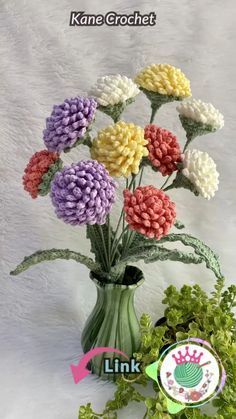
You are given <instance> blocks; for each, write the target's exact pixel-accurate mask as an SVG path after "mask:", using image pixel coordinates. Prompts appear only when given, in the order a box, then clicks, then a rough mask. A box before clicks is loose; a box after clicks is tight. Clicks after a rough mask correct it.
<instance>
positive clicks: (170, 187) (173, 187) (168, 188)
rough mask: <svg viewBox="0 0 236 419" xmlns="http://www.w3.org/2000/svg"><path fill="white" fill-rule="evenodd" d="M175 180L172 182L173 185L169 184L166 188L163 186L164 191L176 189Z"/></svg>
mask: <svg viewBox="0 0 236 419" xmlns="http://www.w3.org/2000/svg"><path fill="white" fill-rule="evenodd" d="M175 188H176V186H175V182H173V183H171V185H169V186H167V187H166V188H164V189H163V188H161V189H162V190H163V191H164V192H166V191H169V190H170V189H175Z"/></svg>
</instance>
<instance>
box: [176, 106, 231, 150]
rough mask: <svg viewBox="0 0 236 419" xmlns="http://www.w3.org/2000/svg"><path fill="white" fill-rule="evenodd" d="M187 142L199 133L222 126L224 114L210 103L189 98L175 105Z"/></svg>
mask: <svg viewBox="0 0 236 419" xmlns="http://www.w3.org/2000/svg"><path fill="white" fill-rule="evenodd" d="M177 110H178V112H179V117H180V120H181V123H182V125H183V128H184V129H185V131H186V134H187V138H188V143H189V142H190V141H192V140H193V139H194V138H195V137H197V136H199V135H204V134H208V133H210V132H215V131H217V130H218V129H221V128H223V126H224V116H223V115H222V114H221V113H220V112H219V111H218V109H216V108H215V107H214V106H213V105H212V104H211V103H204V102H202V101H201V100H196V99H189V100H186V101H184V102H182V103H181V104H179V106H177Z"/></svg>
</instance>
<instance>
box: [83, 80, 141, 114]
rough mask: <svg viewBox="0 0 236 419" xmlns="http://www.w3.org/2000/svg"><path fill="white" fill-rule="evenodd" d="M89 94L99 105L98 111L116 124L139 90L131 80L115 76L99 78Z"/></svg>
mask: <svg viewBox="0 0 236 419" xmlns="http://www.w3.org/2000/svg"><path fill="white" fill-rule="evenodd" d="M90 94H91V96H93V97H94V98H95V99H96V101H97V102H98V104H99V105H100V106H99V108H98V109H99V110H101V111H102V112H104V113H106V114H107V115H109V116H111V117H112V118H113V120H114V121H115V122H117V121H118V119H119V117H120V115H121V113H122V112H123V111H124V109H125V108H126V106H127V105H128V104H130V103H132V102H133V101H134V97H135V96H137V95H138V94H139V89H138V87H137V85H136V84H135V83H134V82H133V80H131V79H129V78H128V77H126V76H121V75H120V74H115V75H111V76H104V77H100V78H99V79H98V80H97V83H96V84H95V86H94V87H93V88H92V89H91V91H90Z"/></svg>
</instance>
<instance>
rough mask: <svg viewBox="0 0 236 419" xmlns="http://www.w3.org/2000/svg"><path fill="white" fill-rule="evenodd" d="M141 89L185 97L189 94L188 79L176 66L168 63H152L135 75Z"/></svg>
mask: <svg viewBox="0 0 236 419" xmlns="http://www.w3.org/2000/svg"><path fill="white" fill-rule="evenodd" d="M135 82H136V83H137V84H138V85H139V86H140V87H141V88H143V89H145V90H148V91H151V92H155V93H159V94H160V95H167V96H175V97H178V98H185V97H188V96H191V89H190V81H189V80H188V79H187V77H186V76H185V75H184V73H182V71H181V70H180V69H178V68H175V67H173V66H172V65H169V64H152V65H150V66H149V67H146V68H144V69H143V70H142V71H141V72H140V73H138V74H137V76H136V77H135Z"/></svg>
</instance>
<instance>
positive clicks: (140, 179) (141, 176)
mask: <svg viewBox="0 0 236 419" xmlns="http://www.w3.org/2000/svg"><path fill="white" fill-rule="evenodd" d="M143 171H144V166H142V167H141V170H140V177H139V182H138V186H140V185H141V182H142V179H143Z"/></svg>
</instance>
